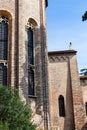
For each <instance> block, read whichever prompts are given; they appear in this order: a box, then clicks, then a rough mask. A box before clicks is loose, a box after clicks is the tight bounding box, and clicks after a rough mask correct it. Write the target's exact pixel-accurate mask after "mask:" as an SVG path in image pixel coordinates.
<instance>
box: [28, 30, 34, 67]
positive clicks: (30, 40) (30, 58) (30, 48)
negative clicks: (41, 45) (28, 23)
mask: <svg viewBox="0 0 87 130" xmlns="http://www.w3.org/2000/svg"><path fill="white" fill-rule="evenodd" d="M28 63H29V64H32V65H33V64H34V62H33V31H32V29H31V28H29V29H28Z"/></svg>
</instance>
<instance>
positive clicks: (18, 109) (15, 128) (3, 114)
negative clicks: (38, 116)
mask: <svg viewBox="0 0 87 130" xmlns="http://www.w3.org/2000/svg"><path fill="white" fill-rule="evenodd" d="M31 119H32V111H31V109H30V108H29V106H28V105H27V104H24V102H22V101H21V99H20V98H19V96H18V91H17V90H15V89H14V90H13V89H11V88H10V87H6V86H0V125H1V126H0V127H3V126H4V127H5V126H6V128H7V129H6V130H35V128H36V125H34V124H33V122H32V121H31ZM8 128H9V129H8ZM0 130H1V129H0ZM2 130H3V129H2ZM4 130H5V128H4Z"/></svg>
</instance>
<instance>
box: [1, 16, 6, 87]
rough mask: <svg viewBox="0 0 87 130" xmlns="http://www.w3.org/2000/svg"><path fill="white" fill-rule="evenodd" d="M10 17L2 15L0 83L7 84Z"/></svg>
mask: <svg viewBox="0 0 87 130" xmlns="http://www.w3.org/2000/svg"><path fill="white" fill-rule="evenodd" d="M7 60H8V18H6V17H5V16H2V15H1V16H0V84H2V85H7V66H6V64H7Z"/></svg>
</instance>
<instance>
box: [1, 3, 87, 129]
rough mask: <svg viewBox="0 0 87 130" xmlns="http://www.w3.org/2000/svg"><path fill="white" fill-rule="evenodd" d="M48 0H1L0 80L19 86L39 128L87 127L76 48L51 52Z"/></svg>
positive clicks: (86, 96)
mask: <svg viewBox="0 0 87 130" xmlns="http://www.w3.org/2000/svg"><path fill="white" fill-rule="evenodd" d="M47 6H48V1H47V0H0V84H2V85H7V86H11V87H14V86H15V87H16V88H18V90H19V95H20V97H21V99H22V100H23V101H25V102H27V103H28V104H29V105H30V106H31V108H32V111H33V120H34V122H35V123H36V124H37V126H38V127H37V129H38V130H87V128H86V121H87V77H84V76H82V77H79V73H78V67H77V59H76V51H75V50H64V51H53V52H48V50H47V35H46V33H47V32H46V7H47Z"/></svg>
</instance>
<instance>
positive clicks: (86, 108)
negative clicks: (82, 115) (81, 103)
mask: <svg viewBox="0 0 87 130" xmlns="http://www.w3.org/2000/svg"><path fill="white" fill-rule="evenodd" d="M85 111H86V116H87V102H86V103H85Z"/></svg>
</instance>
